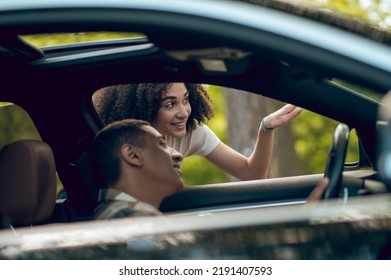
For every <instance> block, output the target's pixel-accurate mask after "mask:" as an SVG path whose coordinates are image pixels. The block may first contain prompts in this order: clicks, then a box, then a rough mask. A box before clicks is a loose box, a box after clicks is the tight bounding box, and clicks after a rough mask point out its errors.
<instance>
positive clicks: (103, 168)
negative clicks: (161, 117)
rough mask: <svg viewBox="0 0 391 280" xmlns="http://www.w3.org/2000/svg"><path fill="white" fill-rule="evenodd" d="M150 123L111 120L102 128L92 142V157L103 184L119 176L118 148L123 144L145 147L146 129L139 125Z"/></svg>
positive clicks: (106, 185) (114, 181)
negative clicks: (111, 121)
mask: <svg viewBox="0 0 391 280" xmlns="http://www.w3.org/2000/svg"><path fill="white" fill-rule="evenodd" d="M144 125H150V124H149V123H148V122H146V121H142V120H135V119H126V120H121V121H116V122H113V123H111V124H109V125H107V126H105V127H104V128H102V129H101V130H100V131H99V132H98V134H97V135H96V136H95V138H94V140H93V143H92V159H93V160H94V163H95V165H96V168H97V169H98V171H99V172H100V175H101V176H100V178H101V179H102V180H103V184H101V185H100V186H99V187H100V188H102V187H108V186H110V185H112V184H115V183H116V182H117V181H118V179H119V176H120V157H119V153H120V149H121V147H122V145H124V144H131V145H135V146H138V147H145V136H146V131H145V130H143V129H142V128H141V127H142V126H144Z"/></svg>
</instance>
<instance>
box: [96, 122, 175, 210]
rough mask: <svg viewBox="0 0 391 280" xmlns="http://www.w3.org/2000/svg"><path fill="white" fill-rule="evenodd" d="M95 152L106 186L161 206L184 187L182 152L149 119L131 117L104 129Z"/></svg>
mask: <svg viewBox="0 0 391 280" xmlns="http://www.w3.org/2000/svg"><path fill="white" fill-rule="evenodd" d="M93 154H94V157H95V161H96V164H97V166H98V168H99V170H100V172H101V174H102V177H103V180H104V182H103V186H102V187H105V188H116V189H118V190H121V191H124V192H128V193H129V194H130V195H133V196H135V197H136V198H138V199H140V200H143V201H146V202H149V203H152V204H155V205H156V206H158V204H160V202H161V200H162V199H164V198H165V197H167V196H169V195H171V194H174V193H176V192H177V191H179V190H181V189H182V188H183V182H182V173H181V171H180V164H181V162H182V159H183V158H182V155H181V154H180V153H179V152H177V151H176V150H174V149H173V148H171V147H168V146H167V144H166V143H165V141H164V138H163V136H162V135H161V134H160V133H159V132H158V131H157V130H156V129H154V128H153V127H152V126H150V124H149V123H148V122H146V121H140V120H134V119H127V120H122V121H117V122H114V123H112V124H110V125H108V126H106V127H105V128H103V129H102V130H101V131H100V132H99V133H98V134H97V135H96V137H95V139H94V143H93Z"/></svg>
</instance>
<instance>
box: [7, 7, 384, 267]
mask: <svg viewBox="0 0 391 280" xmlns="http://www.w3.org/2000/svg"><path fill="white" fill-rule="evenodd" d="M263 2H264V3H263ZM268 3H269V2H268V1H261V2H259V3H258V4H254V3H252V4H251V3H246V2H245V1H215V0H208V1H176V0H165V1H154V0H150V1H132V0H127V1H125V0H123V1H121V0H113V1H101V0H96V1H88V0H78V1H69V0H68V1H46V0H39V1H23V0H15V1H12V2H11V1H9V2H8V1H7V2H1V3H0V34H1V35H0V63H1V65H2V68H3V71H2V79H1V81H0V84H1V90H0V102H2V103H0V104H1V107H0V110H1V112H2V116H3V118H4V121H3V124H2V126H1V130H2V135H4V140H2V141H3V142H2V143H1V145H2V149H1V151H0V191H1V194H0V213H1V218H2V219H1V220H2V229H1V230H0V258H1V259H94V260H96V259H208V260H210V259H251V260H256V259H258V260H259V259H271V260H273V259H274V260H276V259H278V260H281V259H296V260H303V259H323V260H324V259H390V258H391V239H390V232H391V203H390V194H389V192H390V191H391V188H390V183H389V179H390V178H389V177H391V176H389V175H388V173H389V170H390V169H389V167H388V165H389V161H387V159H388V157H387V155H388V153H389V150H390V147H388V145H387V143H388V141H387V139H388V138H389V135H391V134H390V133H389V132H388V129H389V121H390V118H389V117H388V115H387V113H384V112H388V108H389V106H390V104H389V103H388V102H387V98H386V97H387V93H388V91H389V90H390V88H391V79H390V77H391V46H390V43H389V42H390V41H389V38H390V33H389V32H388V31H387V30H382V29H376V28H375V27H373V26H370V25H366V24H364V23H361V22H358V21H356V20H354V19H348V18H343V20H341V19H342V17H341V18H340V17H338V16H337V15H335V16H332V15H330V14H328V13H327V11H324V10H322V9H319V10H318V9H315V8H313V10H312V8H306V10H305V11H311V13H309V12H308V13H303V9H301V6H300V5H298V4H289V3H285V4H284V5H286V7H287V8H286V9H285V11H283V10H281V9H280V8H279V7H281V3H282V2H279V1H271V2H270V3H269V4H268ZM273 3H274V4H273ZM287 11H289V12H287ZM325 15H326V16H325ZM327 15H328V17H327ZM324 19H328V20H324ZM326 21H328V22H326ZM339 25H340V26H339ZM93 32H112V33H118V32H123V33H131V34H142V36H141V37H139V36H137V37H132V38H126V39H112V40H109V39H108V40H104V41H94V42H76V43H72V44H61V45H56V46H51V47H37V46H34V45H33V44H32V43H31V42H28V39H30V40H31V38H34V36H37V35H39V34H45V35H44V36H46V37H47V38H49V37H50V36H54V35H56V36H60V37H64V38H65V37H66V36H69V34H87V35H88V34H90V33H93ZM175 81H183V82H192V83H202V84H208V85H214V86H221V87H225V88H230V89H236V90H241V91H245V92H239V93H238V94H239V96H240V97H241V98H242V96H243V97H244V96H247V95H248V92H251V93H254V94H251V96H252V97H256V98H258V97H259V95H262V96H264V97H268V98H271V99H273V100H277V101H280V102H284V103H291V104H295V105H297V106H300V107H302V108H304V109H305V111H308V112H310V111H311V112H314V113H317V114H319V115H321V116H323V117H327V118H329V119H332V120H333V121H334V122H333V124H336V125H335V130H334V132H332V133H326V132H323V133H324V134H325V135H323V134H322V139H327V143H326V144H327V148H326V150H325V149H317V148H316V149H312V150H311V149H310V147H311V145H315V142H321V140H320V138H315V139H313V138H311V140H310V143H308V142H307V144H305V145H304V146H303V145H302V146H301V149H304V151H312V152H310V157H311V156H313V155H314V154H315V152H317V153H320V154H322V158H324V159H325V160H324V161H323V162H321V165H322V171H320V172H319V171H317V172H314V173H311V172H306V173H305V174H296V175H291V176H280V177H272V178H268V179H262V180H252V181H237V180H232V181H227V182H220V183H205V184H200V185H196V186H191V187H186V188H185V189H184V190H183V191H181V192H179V193H177V194H175V195H172V196H170V197H168V198H166V199H165V200H164V201H163V203H162V205H161V208H160V210H161V211H162V212H164V213H165V214H166V215H164V217H143V218H137V219H136V218H125V219H118V220H110V221H93V220H92V218H91V217H92V216H91V215H92V211H93V209H94V207H95V206H96V199H97V191H96V181H95V179H94V169H93V163H92V162H91V159H90V158H89V148H90V145H91V142H92V139H93V138H94V136H95V134H96V133H97V132H98V131H99V129H100V128H102V127H103V122H102V120H100V118H99V116H98V114H97V113H96V111H95V109H94V107H93V104H92V100H91V97H92V95H93V94H94V92H96V91H97V90H99V89H101V88H103V87H107V86H111V85H118V84H131V83H139V82H175ZM235 105H238V104H235ZM246 106H249V105H246ZM21 108H22V109H23V112H26V114H27V115H28V117H27V119H28V120H29V118H31V121H29V122H30V124H31V125H33V126H35V127H36V130H37V132H36V133H35V134H33V135H31V134H29V135H25V131H24V125H25V123H28V121H26V122H24V123H23V125H22V124H18V125H15V120H14V119H13V118H12V117H11V116H15V115H12V114H11V113H10V111H12V110H21ZM237 108H239V106H238V107H237ZM230 110H231V111H230V113H231V114H234V113H237V115H240V114H241V113H242V112H241V111H239V109H235V107H234V106H232V107H230ZM235 110H237V111H236V112H235ZM7 116H8V117H7ZM250 117H251V119H250V121H249V122H251V123H257V124H259V116H255V115H251V116H250ZM299 119H300V117H299V118H298V120H299ZM311 120H314V122H315V119H311ZM294 121H296V120H294ZM333 126H334V125H333ZM333 128H334V127H333ZM312 129H315V126H310V127H309V128H308V129H307V130H304V132H303V134H304V138H305V137H308V138H309V137H310V134H311V132H312V131H311V130H312ZM9 131H12V132H13V134H12V135H16V136H12V137H11V136H9V135H11V134H10V133H9ZM19 132H20V133H19ZM280 132H281V133H283V129H281V130H280ZM354 132H356V133H355V134H354ZM18 133H19V134H18ZM278 133H279V132H278ZM321 133H322V132H321ZM243 135H244V134H243ZM243 135H239V137H242V136H243ZM236 136H238V135H236ZM7 137H8V138H7ZM319 137H320V136H319ZM354 137H355V139H356V142H357V143H356V149H355V151H356V158H355V161H353V162H352V161H347V160H345V158H346V151H347V150H349V147H350V145H351V142H352V141H353V138H354ZM349 138H350V140H349ZM288 146H290V147H292V145H291V144H289V145H288ZM313 147H317V146H313ZM281 149H282V148H281ZM290 150H293V149H292V148H290ZM284 160H285V161H288V162H287V163H288V164H289V165H292V166H295V165H298V164H299V163H298V162H295V161H289V160H286V159H285V158H283V159H282V161H284ZM308 160H309V159H308ZM323 170H324V171H323ZM199 176H200V177H202V174H200V175H199ZM324 176H326V177H328V178H329V179H330V185H329V187H328V189H327V191H326V193H325V195H324V197H323V199H322V200H321V201H319V202H316V203H307V197H308V195H309V194H310V193H311V191H312V190H313V189H314V188H315V186H316V185H317V184H318V182H319V181H320V180H321V178H323V177H324ZM56 181H58V182H61V188H63V192H62V194H65V196H57V183H56ZM58 184H60V183H58Z"/></svg>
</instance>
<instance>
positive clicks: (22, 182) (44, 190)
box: [0, 140, 56, 227]
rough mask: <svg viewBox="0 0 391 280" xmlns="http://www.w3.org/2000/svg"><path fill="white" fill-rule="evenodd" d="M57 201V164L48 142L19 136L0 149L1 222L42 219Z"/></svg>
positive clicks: (17, 223)
mask: <svg viewBox="0 0 391 280" xmlns="http://www.w3.org/2000/svg"><path fill="white" fill-rule="evenodd" d="M55 204H56V167H55V161H54V155H53V152H52V150H51V148H50V147H49V145H48V144H47V143H45V142H43V141H39V140H19V141H15V142H13V143H11V144H8V145H6V146H4V147H3V148H2V149H1V150H0V216H1V217H2V222H1V224H2V226H3V227H7V226H9V225H12V226H14V227H15V226H26V225H31V224H37V223H40V222H43V221H45V220H46V219H48V218H49V217H50V215H51V214H52V212H53V210H54V207H55Z"/></svg>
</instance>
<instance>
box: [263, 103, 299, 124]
mask: <svg viewBox="0 0 391 280" xmlns="http://www.w3.org/2000/svg"><path fill="white" fill-rule="evenodd" d="M302 111H303V108H299V107H297V106H295V105H292V104H287V105H285V106H283V107H282V108H281V109H279V110H277V111H275V112H274V113H271V114H270V115H268V116H266V117H265V118H264V119H263V124H264V126H265V127H266V128H268V129H274V128H278V127H281V126H284V125H286V124H287V123H288V122H289V121H290V120H291V119H293V118H295V117H297V116H298V115H300V113H301V112H302Z"/></svg>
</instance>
